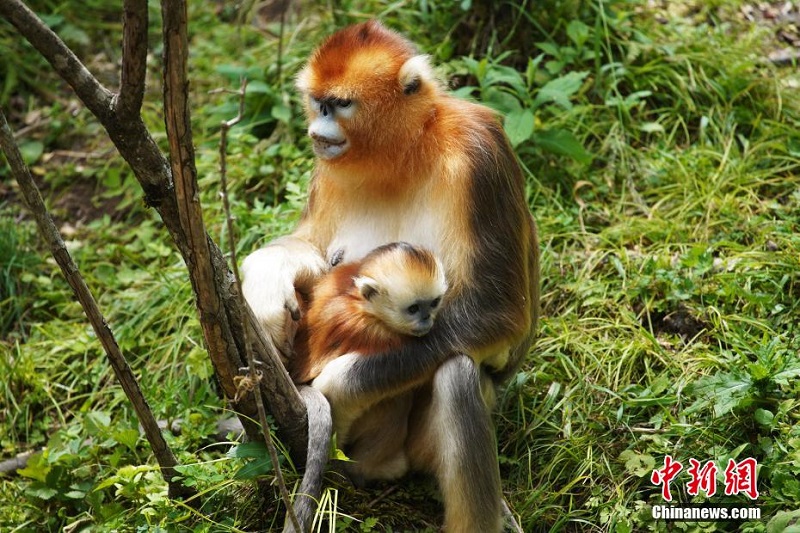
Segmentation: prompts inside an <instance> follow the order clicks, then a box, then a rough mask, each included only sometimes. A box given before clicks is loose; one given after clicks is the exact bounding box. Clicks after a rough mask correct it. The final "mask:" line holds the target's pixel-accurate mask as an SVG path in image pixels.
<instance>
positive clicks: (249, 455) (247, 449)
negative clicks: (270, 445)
mask: <svg viewBox="0 0 800 533" xmlns="http://www.w3.org/2000/svg"><path fill="white" fill-rule="evenodd" d="M227 455H228V457H238V458H240V459H258V458H261V457H269V451H268V450H267V445H266V444H264V443H263V442H261V441H253V442H243V443H242V444H239V445H237V446H234V447H233V448H231V449H230V450H228V453H227Z"/></svg>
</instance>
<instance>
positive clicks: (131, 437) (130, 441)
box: [112, 428, 139, 450]
mask: <svg viewBox="0 0 800 533" xmlns="http://www.w3.org/2000/svg"><path fill="white" fill-rule="evenodd" d="M112 437H113V438H114V440H115V441H117V442H118V443H120V444H122V445H124V446H127V447H128V448H130V449H131V450H133V449H135V448H136V443H137V442H138V441H139V431H138V430H136V429H133V428H128V429H122V430H120V431H115V432H114V433H113V435H112Z"/></svg>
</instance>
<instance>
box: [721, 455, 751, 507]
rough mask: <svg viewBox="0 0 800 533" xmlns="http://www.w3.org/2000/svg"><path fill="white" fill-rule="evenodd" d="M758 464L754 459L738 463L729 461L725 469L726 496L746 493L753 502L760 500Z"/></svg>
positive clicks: (749, 458)
mask: <svg viewBox="0 0 800 533" xmlns="http://www.w3.org/2000/svg"><path fill="white" fill-rule="evenodd" d="M757 466H758V463H756V460H755V459H753V458H752V457H748V458H747V459H744V460H743V461H740V462H738V463H737V462H736V461H734V460H733V459H728V467H727V468H726V469H725V495H726V496H731V495H734V494H739V493H740V492H744V493H745V494H747V497H748V498H750V499H751V500H755V499H756V498H758V488H757V487H756V467H757Z"/></svg>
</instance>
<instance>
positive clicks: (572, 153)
mask: <svg viewBox="0 0 800 533" xmlns="http://www.w3.org/2000/svg"><path fill="white" fill-rule="evenodd" d="M533 140H534V142H535V143H536V144H537V145H539V146H540V147H541V148H542V149H544V150H547V151H549V152H553V153H554V154H559V155H566V156H569V157H571V158H572V159H574V160H575V161H577V162H578V163H582V164H584V165H588V164H589V163H591V162H592V154H591V153H589V152H588V151H587V150H586V148H584V147H583V145H582V144H581V142H580V141H579V140H578V139H577V138H576V137H575V136H574V135H573V134H572V133H571V132H569V131H567V130H561V129H556V130H545V131H539V132H536V133H535V134H534V136H533Z"/></svg>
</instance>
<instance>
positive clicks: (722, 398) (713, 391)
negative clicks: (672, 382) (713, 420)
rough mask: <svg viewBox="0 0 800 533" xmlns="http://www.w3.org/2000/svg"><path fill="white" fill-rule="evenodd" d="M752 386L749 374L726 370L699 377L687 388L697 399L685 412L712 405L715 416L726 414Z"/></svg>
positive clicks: (743, 397) (693, 411)
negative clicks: (744, 374) (743, 374)
mask: <svg viewBox="0 0 800 533" xmlns="http://www.w3.org/2000/svg"><path fill="white" fill-rule="evenodd" d="M752 386H753V381H752V380H751V379H750V378H749V376H748V377H744V376H738V375H734V374H731V373H728V372H722V373H719V374H717V375H715V376H709V377H706V378H700V379H698V380H697V381H696V382H694V383H693V384H692V385H691V386H690V388H689V390H690V391H691V392H692V393H693V394H694V395H695V396H696V397H697V401H696V402H695V403H693V404H692V405H690V406H689V408H688V409H686V412H687V413H689V414H691V413H696V412H698V411H702V410H703V409H705V408H706V407H708V406H709V405H713V406H714V415H715V416H717V417H720V416H722V415H725V414H728V413H729V412H731V411H732V410H733V409H734V408H736V406H738V405H739V402H741V401H742V400H744V399H745V398H746V397H747V394H748V392H750V388H751V387H752Z"/></svg>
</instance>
